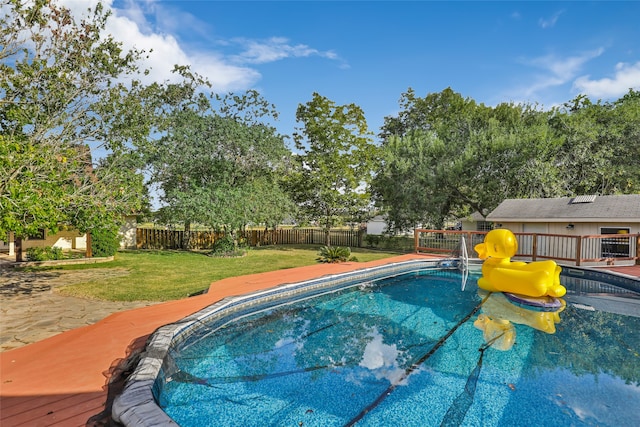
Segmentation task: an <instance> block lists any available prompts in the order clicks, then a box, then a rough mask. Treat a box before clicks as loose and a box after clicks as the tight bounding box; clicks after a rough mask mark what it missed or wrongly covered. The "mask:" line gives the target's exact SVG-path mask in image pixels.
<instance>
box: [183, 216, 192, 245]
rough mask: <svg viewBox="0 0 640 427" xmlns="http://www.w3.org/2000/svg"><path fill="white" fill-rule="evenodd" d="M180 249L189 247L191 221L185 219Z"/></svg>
mask: <svg viewBox="0 0 640 427" xmlns="http://www.w3.org/2000/svg"><path fill="white" fill-rule="evenodd" d="M182 249H183V250H185V251H188V250H190V249H191V221H185V223H184V234H182Z"/></svg>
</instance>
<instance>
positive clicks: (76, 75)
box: [0, 0, 149, 238]
mask: <svg viewBox="0 0 640 427" xmlns="http://www.w3.org/2000/svg"><path fill="white" fill-rule="evenodd" d="M3 12H4V13H5V15H3V16H2V17H0V60H1V63H0V98H1V99H0V234H4V233H6V232H9V231H12V232H14V233H15V235H16V237H17V238H22V237H26V236H28V235H29V234H33V233H36V232H37V231H38V230H39V229H48V230H51V231H55V230H57V229H58V228H59V227H61V226H65V225H68V226H75V227H77V228H78V229H80V230H81V231H87V230H90V229H91V228H92V227H97V226H101V225H105V224H113V222H114V221H115V220H116V219H117V218H119V217H121V215H123V214H128V213H131V212H133V211H135V210H136V209H139V208H140V206H141V204H142V202H143V194H144V186H143V183H142V178H141V176H140V175H137V174H136V173H135V171H136V168H135V167H134V168H132V167H131V163H132V162H135V161H136V157H135V155H134V153H133V151H132V150H131V144H133V143H135V142H137V141H140V140H142V139H144V138H145V137H146V136H147V134H148V129H149V127H148V126H147V120H146V119H145V114H143V111H142V110H141V108H140V105H141V103H140V97H141V93H142V89H143V87H142V85H141V84H140V83H139V81H137V80H136V79H135V78H136V76H137V74H138V68H137V66H136V61H137V59H138V58H139V57H140V55H141V52H138V51H129V52H125V51H123V50H122V48H121V46H120V44H119V43H117V42H115V41H114V40H113V38H112V37H111V36H109V35H106V34H104V32H103V30H104V26H105V22H106V19H107V17H108V14H107V13H105V12H104V11H103V8H102V5H101V4H98V5H97V6H96V8H95V9H94V10H92V11H90V13H89V15H88V17H87V18H85V19H83V20H82V21H81V22H79V23H77V22H76V21H75V20H74V18H73V17H72V15H71V13H70V12H69V10H67V9H65V8H62V7H59V6H57V5H56V4H55V3H54V2H53V1H47V0H37V1H35V2H23V1H20V0H11V1H9V3H8V5H7V6H6V7H4V8H3ZM126 81H128V83H125V82H126ZM96 150H101V152H102V153H103V156H102V158H101V159H100V160H97V159H93V158H92V151H96Z"/></svg>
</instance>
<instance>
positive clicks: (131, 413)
mask: <svg viewBox="0 0 640 427" xmlns="http://www.w3.org/2000/svg"><path fill="white" fill-rule="evenodd" d="M438 262H439V261H438V260H437V259H436V260H434V259H417V260H409V261H401V262H395V263H389V264H385V265H380V266H375V267H365V268H362V269H357V270H354V271H348V272H343V273H337V274H331V275H327V276H323V277H319V278H314V279H309V280H303V281H300V282H296V283H288V284H282V285H278V286H275V287H273V288H268V289H264V290H259V291H256V292H252V293H250V294H245V295H240V296H232V297H227V298H224V299H222V300H220V301H218V302H216V303H214V304H211V305H209V306H207V307H205V308H203V309H202V310H199V311H198V312H196V313H194V314H192V315H190V316H187V317H185V318H183V319H180V320H179V321H177V322H174V323H171V324H168V325H165V326H162V327H160V328H158V329H157V330H156V331H155V332H154V333H153V334H152V336H151V338H150V339H149V341H148V342H147V345H146V347H145V350H144V352H143V353H142V354H141V357H140V361H139V362H138V364H137V367H136V369H135V370H134V372H133V373H132V374H131V376H130V377H129V379H128V380H127V382H126V384H125V387H124V389H123V391H122V393H121V394H120V395H119V396H117V397H116V398H115V400H114V402H113V406H112V417H113V419H114V420H115V421H117V422H120V423H123V424H124V425H126V426H153V425H177V423H176V422H175V421H173V419H171V417H169V416H168V415H167V414H166V413H165V412H164V411H163V410H162V409H161V408H160V406H158V405H157V403H156V401H155V398H154V396H153V387H154V384H155V381H156V378H157V377H158V375H159V374H160V372H161V369H162V365H163V361H164V359H165V356H166V355H167V353H168V352H169V349H170V346H171V344H172V343H173V342H174V340H176V339H178V340H179V341H183V340H185V339H186V338H187V337H188V336H189V335H190V332H192V331H193V330H194V329H196V328H197V327H199V326H201V325H202V324H203V323H204V321H205V320H206V321H207V322H210V321H213V318H221V317H224V316H228V315H229V314H231V313H233V312H234V311H237V310H240V309H243V308H248V307H250V306H254V305H257V304H261V303H264V302H268V301H270V300H275V299H282V298H287V297H291V296H295V295H299V294H301V293H307V292H309V291H314V290H328V289H330V288H335V287H336V286H339V285H340V284H345V283H348V282H353V281H356V280H358V281H362V280H365V281H366V280H374V279H380V278H384V277H390V276H394V275H398V274H404V273H409V272H412V271H417V270H421V269H424V268H436V267H437V266H438Z"/></svg>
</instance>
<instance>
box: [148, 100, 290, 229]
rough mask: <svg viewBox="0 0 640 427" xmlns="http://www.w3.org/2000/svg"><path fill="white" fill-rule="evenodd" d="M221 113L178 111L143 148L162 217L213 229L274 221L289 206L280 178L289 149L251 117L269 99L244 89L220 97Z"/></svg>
mask: <svg viewBox="0 0 640 427" xmlns="http://www.w3.org/2000/svg"><path fill="white" fill-rule="evenodd" d="M220 111H221V112H220V113H217V112H216V111H214V108H213V105H210V106H208V107H207V108H206V109H204V110H199V109H197V108H195V107H189V108H180V109H176V110H175V111H173V112H172V113H171V115H170V116H169V117H168V119H169V120H168V122H167V124H166V129H165V130H166V136H165V137H163V138H161V139H160V140H158V141H156V142H155V143H154V144H152V145H149V146H148V147H145V150H144V151H145V156H146V159H147V162H148V163H149V165H150V167H151V172H152V182H153V183H155V184H157V185H158V186H159V187H160V188H161V189H162V194H163V196H162V202H163V203H164V204H165V205H166V207H164V208H163V209H162V212H161V214H162V218H163V220H164V221H166V222H168V223H171V222H182V223H190V222H198V223H202V224H205V225H207V226H209V227H211V228H214V229H218V230H222V229H224V230H239V229H241V228H242V227H244V226H246V225H247V224H249V223H264V224H267V225H270V226H274V225H276V224H278V223H279V222H281V221H282V220H283V219H284V218H285V217H286V216H288V215H290V213H291V212H292V211H293V205H292V203H291V201H290V199H289V197H288V196H287V195H286V194H285V193H284V191H283V190H282V188H281V183H280V181H281V179H282V176H283V175H284V168H285V166H286V164H287V159H288V156H289V155H290V152H289V151H288V150H287V149H286V147H285V145H284V139H283V137H282V136H281V135H279V134H277V132H276V130H275V128H273V127H271V126H268V125H266V124H264V123H261V122H258V121H256V120H257V118H260V117H262V115H263V114H266V113H267V112H269V111H270V110H269V109H268V104H265V101H264V100H263V99H262V98H261V97H260V96H259V95H258V94H257V92H253V91H250V92H248V94H247V95H245V96H244V97H240V96H231V95H230V96H228V97H227V98H224V99H222V100H221V106H220Z"/></svg>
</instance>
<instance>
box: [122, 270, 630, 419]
mask: <svg viewBox="0 0 640 427" xmlns="http://www.w3.org/2000/svg"><path fill="white" fill-rule="evenodd" d="M434 266H435V265H434V264H433V263H431V264H425V263H404V264H403V265H400V266H395V267H393V268H383V269H378V270H374V271H370V272H361V273H358V274H355V275H353V274H352V275H344V277H336V278H325V279H321V280H319V281H314V282H312V283H305V284H300V285H292V286H289V287H285V288H283V289H279V291H278V292H277V293H276V294H273V293H271V292H266V293H263V294H262V295H259V296H252V297H250V298H245V299H243V300H242V301H237V300H233V301H227V302H224V303H221V304H219V306H218V307H217V308H215V307H212V308H211V309H209V310H207V311H206V312H204V313H199V314H198V315H196V316H195V317H193V318H191V319H189V320H185V321H184V322H182V323H180V324H178V325H173V330H172V331H170V332H168V331H165V332H163V331H159V335H160V337H161V338H160V341H163V342H168V343H169V345H168V346H167V347H166V349H165V352H164V354H153V353H154V350H153V348H154V347H153V345H152V346H151V350H149V351H148V353H149V354H148V355H147V356H148V357H147V359H148V362H151V363H147V365H146V366H145V365H141V366H139V369H138V372H137V375H136V374H134V377H136V378H137V379H138V382H137V384H138V385H142V383H144V386H145V387H148V385H149V384H150V381H151V383H152V384H153V394H154V399H155V402H152V403H153V405H152V406H155V404H156V402H157V403H158V404H159V405H160V406H161V407H162V408H163V409H164V411H165V413H166V414H168V415H169V416H170V417H171V418H173V419H174V420H175V421H176V422H178V423H179V424H180V425H182V426H183V427H187V426H200V425H202V426H206V425H243V426H245V425H297V426H315V425H317V426H334V425H336V426H345V425H363V426H365V425H366V426H368V425H371V426H373V425H376V426H379V425H403V426H405V425H407V426H411V425H415V426H427V425H498V426H499V425H514V424H517V425H544V424H551V423H553V424H554V425H601V426H602V425H616V426H619V425H640V406H639V405H638V403H639V402H640V385H639V381H640V356H639V353H640V334H638V332H637V331H639V330H640V299H638V298H639V297H640V295H639V294H637V293H635V292H633V291H637V290H638V289H637V287H638V286H640V283H638V284H633V283H632V284H631V285H630V286H626V285H625V283H622V284H621V285H623V286H624V288H623V287H618V286H613V285H605V284H602V283H601V282H598V281H593V280H590V279H589V278H585V276H584V272H583V270H579V269H570V270H568V273H570V274H569V276H571V277H569V276H563V284H565V286H567V288H568V289H569V293H568V295H567V297H566V298H565V300H566V302H567V305H566V307H565V308H563V309H562V311H561V312H560V313H553V312H532V311H530V310H525V309H523V308H520V307H517V306H515V305H514V304H511V303H509V302H507V301H506V300H505V299H504V297H503V296H502V294H485V293H481V292H479V291H478V289H477V286H475V280H476V279H477V276H474V275H471V277H470V278H469V281H468V283H467V285H466V286H465V288H464V291H461V276H460V275H459V273H457V271H455V270H440V269H436V268H434ZM309 289H310V291H309ZM223 306H224V307H223ZM222 308H224V310H223V309H222ZM225 312H227V314H224V313H225ZM496 331H498V333H496ZM161 356H162V357H161ZM151 365H152V366H155V367H156V368H157V367H158V365H161V369H157V370H155V374H153V372H151V371H153V370H154V369H150V368H149V366H151ZM152 375H153V376H152ZM156 377H157V378H156ZM130 388H132V389H133V390H134V391H135V390H139V391H140V390H142V389H141V388H140V389H138V388H137V386H136V383H135V382H134V383H133V386H131V387H130ZM129 400H132V399H131V398H129ZM133 400H135V399H133ZM147 403H148V402H146V401H145V403H143V404H142V405H141V406H142V408H143V409H142V412H140V413H141V414H142V413H145V411H146V410H147V409H149V408H148V405H147ZM116 407H117V408H116ZM620 408H624V410H620ZM132 412H135V411H131V410H130V407H128V408H124V407H123V402H122V400H121V401H120V402H119V404H118V405H115V404H114V414H116V415H117V418H116V419H120V420H122V421H125V422H126V421H127V420H129V421H131V419H130V418H128V415H130V414H131V413H132ZM154 416H158V415H157V414H156V415H154ZM160 416H162V415H160ZM138 418H144V419H147V420H148V419H149V418H146V416H142V415H139V416H138ZM141 425H144V424H141Z"/></svg>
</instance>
